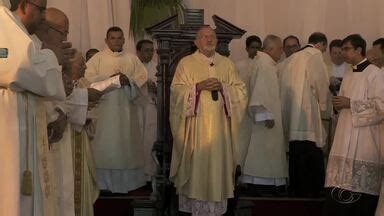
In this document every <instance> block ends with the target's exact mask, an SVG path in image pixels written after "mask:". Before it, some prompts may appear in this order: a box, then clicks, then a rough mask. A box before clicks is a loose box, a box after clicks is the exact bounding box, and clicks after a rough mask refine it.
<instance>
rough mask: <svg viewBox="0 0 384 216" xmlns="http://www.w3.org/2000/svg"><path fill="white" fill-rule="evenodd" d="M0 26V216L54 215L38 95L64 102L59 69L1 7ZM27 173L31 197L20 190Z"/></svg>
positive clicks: (55, 207) (54, 198) (51, 55)
mask: <svg viewBox="0 0 384 216" xmlns="http://www.w3.org/2000/svg"><path fill="white" fill-rule="evenodd" d="M0 28H1V30H2V34H0V49H1V51H0V53H1V58H0V86H1V87H0V97H1V99H0V103H1V104H0V115H1V118H0V128H1V129H0V137H1V138H2V139H3V140H4V141H6V142H3V146H2V148H1V149H0V158H2V166H1V167H0V176H2V178H0V193H1V194H6V199H0V215H12V216H13V215H23V216H29V215H34V216H42V215H44V216H46V215H57V213H58V212H57V211H58V205H57V203H58V200H57V199H58V196H57V194H56V189H55V185H54V174H53V168H52V158H51V157H50V156H49V154H48V151H49V150H48V141H47V134H46V133H47V128H46V126H47V125H46V114H45V107H44V106H43V102H42V98H41V97H45V98H50V99H56V100H64V98H65V93H64V87H63V82H62V78H61V67H60V66H59V65H58V62H57V59H56V57H55V55H54V53H53V52H52V51H50V50H47V49H43V50H41V49H40V47H37V46H36V45H35V44H34V43H33V41H32V39H31V38H30V35H29V34H28V32H27V30H26V29H25V27H24V26H23V24H22V23H21V21H20V19H19V18H18V17H17V16H16V15H14V14H13V13H12V12H11V11H9V10H8V9H7V8H5V7H3V6H0ZM4 48H6V49H4ZM39 96H41V97H39ZM27 134H28V136H27ZM27 137H28V140H29V142H28V146H27V142H26V140H27ZM27 147H28V148H27ZM27 155H28V156H27ZM26 159H28V167H27V163H26ZM26 169H29V170H30V171H31V172H32V186H33V187H32V195H31V196H25V195H22V194H21V190H20V188H21V182H22V175H23V172H24V170H26Z"/></svg>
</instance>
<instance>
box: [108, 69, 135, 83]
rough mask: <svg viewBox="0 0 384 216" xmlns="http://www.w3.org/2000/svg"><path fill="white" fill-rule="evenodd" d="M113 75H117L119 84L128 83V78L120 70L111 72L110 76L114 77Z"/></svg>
mask: <svg viewBox="0 0 384 216" xmlns="http://www.w3.org/2000/svg"><path fill="white" fill-rule="evenodd" d="M114 76H119V80H120V85H121V86H124V85H128V86H129V85H130V84H129V79H128V77H127V75H125V74H123V73H121V72H118V73H115V74H112V75H111V76H110V77H114Z"/></svg>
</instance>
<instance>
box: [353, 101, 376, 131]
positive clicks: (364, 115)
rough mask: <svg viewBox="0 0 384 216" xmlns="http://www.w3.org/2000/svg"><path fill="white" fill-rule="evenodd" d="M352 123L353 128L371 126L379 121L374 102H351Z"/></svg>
mask: <svg viewBox="0 0 384 216" xmlns="http://www.w3.org/2000/svg"><path fill="white" fill-rule="evenodd" d="M351 112H352V123H353V126H355V127H362V126H368V125H373V124H376V123H378V122H380V121H381V119H380V118H378V117H377V116H378V112H377V110H376V103H375V101H374V100H354V101H351Z"/></svg>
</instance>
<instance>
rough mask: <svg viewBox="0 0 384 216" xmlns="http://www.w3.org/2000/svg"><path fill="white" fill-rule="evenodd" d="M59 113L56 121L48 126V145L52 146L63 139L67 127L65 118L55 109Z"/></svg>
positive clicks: (63, 114) (61, 112) (62, 113)
mask: <svg viewBox="0 0 384 216" xmlns="http://www.w3.org/2000/svg"><path fill="white" fill-rule="evenodd" d="M55 110H56V111H57V112H58V113H59V117H58V118H57V119H56V121H54V122H51V123H49V124H48V126H47V129H48V143H49V144H52V143H55V142H58V141H59V140H61V139H62V138H63V134H64V131H65V128H66V127H67V116H66V115H65V113H64V112H63V111H61V110H60V109H58V108H57V109H55Z"/></svg>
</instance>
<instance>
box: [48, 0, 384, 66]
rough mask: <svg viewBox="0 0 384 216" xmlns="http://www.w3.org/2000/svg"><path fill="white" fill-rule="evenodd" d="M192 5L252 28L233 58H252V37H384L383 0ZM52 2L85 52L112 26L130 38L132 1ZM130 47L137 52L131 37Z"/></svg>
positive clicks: (214, 0) (202, 0)
mask: <svg viewBox="0 0 384 216" xmlns="http://www.w3.org/2000/svg"><path fill="white" fill-rule="evenodd" d="M185 4H186V5H187V6H188V7H189V8H203V9H204V10H205V20H206V23H207V24H212V19H211V17H212V15H213V14H216V15H218V16H220V17H222V18H224V19H226V20H228V21H229V22H231V23H233V24H235V25H237V26H239V27H240V28H243V29H245V30H247V33H246V34H245V36H244V37H243V38H242V39H240V40H234V41H233V42H232V43H231V46H230V48H231V58H232V59H233V60H238V59H240V58H244V57H246V55H245V52H244V46H245V45H244V42H245V38H246V37H247V36H248V35H251V34H256V35H258V36H260V37H262V38H263V37H265V36H266V35H267V34H276V35H278V36H281V37H282V38H284V37H285V36H287V35H289V34H294V35H297V36H298V37H299V38H300V40H301V43H302V44H305V42H306V41H307V37H308V36H309V35H310V34H311V33H312V32H314V31H322V32H324V33H325V34H326V35H327V36H328V39H329V41H330V40H332V39H335V38H343V37H345V36H346V35H348V34H352V33H359V34H361V35H362V36H363V37H364V38H366V39H367V41H368V43H369V45H370V44H371V42H372V41H373V40H374V39H376V38H378V37H382V36H384V11H383V8H384V1H383V0H364V1H358V0H185ZM48 6H50V7H57V8H59V9H61V10H63V11H64V12H65V13H66V14H67V15H68V17H69V20H70V34H69V40H70V41H72V42H73V44H74V46H75V47H78V48H79V49H80V50H81V51H86V50H87V49H88V48H90V47H94V48H98V49H102V48H103V47H104V38H105V33H106V31H107V29H108V28H109V27H110V26H112V25H118V26H120V27H122V28H123V30H124V32H125V33H126V38H128V34H129V33H128V29H129V20H130V0H48ZM126 48H127V49H129V50H131V51H132V52H133V51H134V44H133V43H132V41H129V40H127V43H126Z"/></svg>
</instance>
